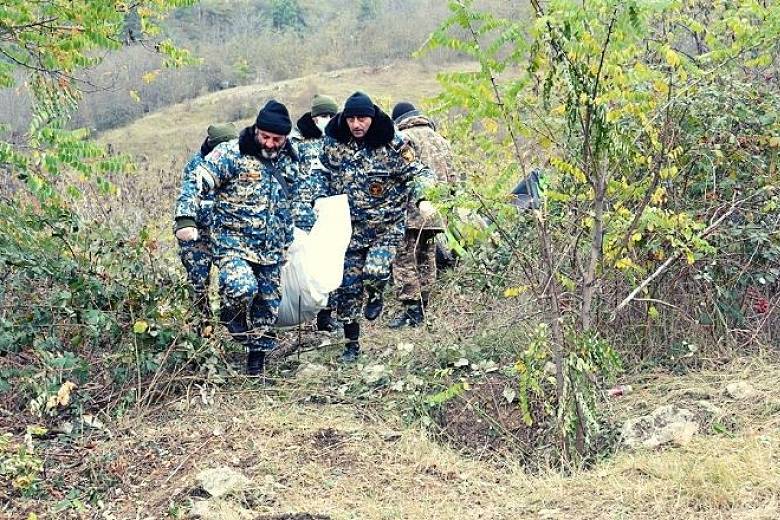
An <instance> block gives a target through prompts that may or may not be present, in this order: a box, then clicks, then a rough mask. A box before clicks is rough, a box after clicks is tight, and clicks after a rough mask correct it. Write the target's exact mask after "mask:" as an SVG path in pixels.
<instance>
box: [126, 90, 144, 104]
mask: <svg viewBox="0 0 780 520" xmlns="http://www.w3.org/2000/svg"><path fill="white" fill-rule="evenodd" d="M129 94H130V97H131V98H132V99H133V101H135V102H136V103H140V102H141V96H139V95H138V91H137V90H131V91H130V92H129Z"/></svg>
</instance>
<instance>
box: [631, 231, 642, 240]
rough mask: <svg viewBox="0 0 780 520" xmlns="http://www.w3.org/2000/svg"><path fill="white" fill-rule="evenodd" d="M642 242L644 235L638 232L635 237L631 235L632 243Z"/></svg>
mask: <svg viewBox="0 0 780 520" xmlns="http://www.w3.org/2000/svg"><path fill="white" fill-rule="evenodd" d="M640 240H642V233H638V232H637V233H634V234H633V235H631V241H632V242H639V241H640Z"/></svg>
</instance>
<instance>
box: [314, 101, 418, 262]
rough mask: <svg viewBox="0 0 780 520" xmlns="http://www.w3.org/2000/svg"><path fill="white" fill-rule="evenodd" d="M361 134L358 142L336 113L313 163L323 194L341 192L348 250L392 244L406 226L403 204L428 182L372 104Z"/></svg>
mask: <svg viewBox="0 0 780 520" xmlns="http://www.w3.org/2000/svg"><path fill="white" fill-rule="evenodd" d="M375 109H376V110H377V115H376V116H375V117H374V120H373V122H372V123H371V126H370V127H369V130H368V132H367V134H366V136H365V138H364V139H363V140H362V141H361V142H358V141H356V140H355V139H354V138H353V137H352V134H351V133H350V131H349V127H348V126H347V123H346V120H343V118H342V117H341V115H340V114H339V115H337V116H336V117H334V118H333V119H332V120H331V122H330V123H329V124H328V126H327V127H326V129H325V135H326V136H325V142H324V143H323V147H322V153H321V154H320V161H319V164H318V165H317V166H316V167H315V169H321V171H322V174H323V175H324V177H325V179H326V181H327V184H328V194H329V195H340V194H346V195H347V197H348V199H349V206H350V214H351V217H352V240H351V241H350V246H349V247H350V248H351V249H358V248H364V247H369V246H374V245H392V246H397V245H400V243H401V242H402V240H403V236H404V232H405V229H406V212H407V204H409V202H410V200H411V201H412V203H413V204H414V203H417V202H419V201H420V200H421V199H422V198H423V190H424V188H426V187H427V186H428V185H430V184H431V183H432V181H433V174H432V173H431V171H430V170H429V169H428V168H427V167H426V166H424V165H423V164H422V163H420V162H419V161H418V160H417V158H416V154H415V151H414V148H412V146H411V145H410V144H409V142H408V140H407V139H406V138H404V137H403V136H401V135H400V134H398V133H396V131H395V127H394V126H393V122H392V120H391V119H390V117H389V116H388V115H386V114H385V113H384V112H382V111H381V110H380V109H379V108H378V107H375Z"/></svg>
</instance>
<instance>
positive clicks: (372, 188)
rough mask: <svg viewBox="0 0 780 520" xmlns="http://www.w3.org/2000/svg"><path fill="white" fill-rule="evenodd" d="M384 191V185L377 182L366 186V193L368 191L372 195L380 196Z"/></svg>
mask: <svg viewBox="0 0 780 520" xmlns="http://www.w3.org/2000/svg"><path fill="white" fill-rule="evenodd" d="M384 192H385V187H384V186H382V184H381V183H379V182H372V183H371V184H370V185H369V186H368V193H370V194H371V196H372V197H381V196H382V194H383V193H384Z"/></svg>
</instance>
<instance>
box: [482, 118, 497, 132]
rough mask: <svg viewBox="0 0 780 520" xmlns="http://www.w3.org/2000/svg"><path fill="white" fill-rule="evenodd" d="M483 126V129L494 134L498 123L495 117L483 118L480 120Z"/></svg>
mask: <svg viewBox="0 0 780 520" xmlns="http://www.w3.org/2000/svg"><path fill="white" fill-rule="evenodd" d="M482 124H483V126H484V127H485V131H486V132H487V133H489V134H495V133H498V123H497V122H496V120H495V119H485V120H484V121H483V122H482Z"/></svg>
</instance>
